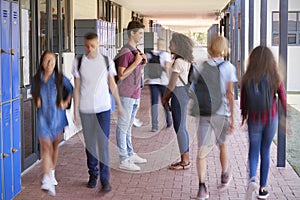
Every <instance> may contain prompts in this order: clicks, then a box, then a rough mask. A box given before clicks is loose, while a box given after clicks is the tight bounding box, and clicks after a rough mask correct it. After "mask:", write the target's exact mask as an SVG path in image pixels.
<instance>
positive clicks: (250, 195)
mask: <svg viewBox="0 0 300 200" xmlns="http://www.w3.org/2000/svg"><path fill="white" fill-rule="evenodd" d="M257 189H258V185H257V183H256V182H255V181H250V182H249V184H248V187H247V191H246V197H245V199H246V200H252V199H256V195H255V191H256V190H257Z"/></svg>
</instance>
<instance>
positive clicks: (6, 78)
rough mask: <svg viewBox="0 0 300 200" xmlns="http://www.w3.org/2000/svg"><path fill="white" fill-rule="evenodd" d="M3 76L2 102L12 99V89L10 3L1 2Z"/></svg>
mask: <svg viewBox="0 0 300 200" xmlns="http://www.w3.org/2000/svg"><path fill="white" fill-rule="evenodd" d="M1 11H2V12H1V26H2V27H1V31H2V33H1V45H2V46H1V61H2V63H1V70H2V72H1V75H2V78H1V80H2V102H5V101H8V100H10V99H11V87H10V85H11V84H10V83H11V81H10V76H11V74H10V23H11V21H10V14H9V12H10V11H9V2H8V1H1Z"/></svg>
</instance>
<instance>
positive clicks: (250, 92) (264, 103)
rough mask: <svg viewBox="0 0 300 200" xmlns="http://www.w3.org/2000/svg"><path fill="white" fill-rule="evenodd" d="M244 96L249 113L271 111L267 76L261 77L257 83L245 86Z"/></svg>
mask: <svg viewBox="0 0 300 200" xmlns="http://www.w3.org/2000/svg"><path fill="white" fill-rule="evenodd" d="M245 92H246V93H245V94H246V100H247V105H248V112H249V113H253V112H255V113H259V112H263V111H269V110H271V109H272V101H273V95H272V88H271V84H270V81H269V79H268V77H267V76H263V78H262V80H261V81H260V82H259V83H254V82H253V80H250V81H248V83H247V84H246V85H245Z"/></svg>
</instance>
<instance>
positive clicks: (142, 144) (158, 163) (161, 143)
mask: <svg viewBox="0 0 300 200" xmlns="http://www.w3.org/2000/svg"><path fill="white" fill-rule="evenodd" d="M150 107H151V106H150V92H149V89H148V87H147V86H146V87H145V88H144V89H143V90H142V96H141V107H140V109H139V111H138V118H139V119H141V120H142V121H143V123H144V124H143V126H142V127H140V128H134V129H133V135H132V140H133V146H134V149H135V151H136V152H137V153H138V154H139V155H140V156H141V157H144V158H147V160H148V162H147V163H146V164H139V166H141V168H142V170H141V171H140V172H136V173H132V172H126V171H121V170H119V169H118V160H119V159H118V153H117V149H116V137H115V131H116V115H115V113H114V114H113V115H112V121H111V136H110V155H111V157H110V159H111V166H110V167H111V185H112V191H111V192H109V193H107V194H105V195H103V194H102V193H99V187H98V186H99V184H98V185H97V187H96V188H94V189H90V188H87V187H86V183H87V181H88V177H89V176H88V172H87V166H86V156H85V151H84V143H83V136H82V133H78V134H76V135H74V136H73V137H72V138H71V139H69V140H67V141H65V142H64V143H63V144H62V145H61V146H60V151H59V158H58V165H57V168H56V179H57V181H58V186H56V196H55V197H51V196H49V195H48V194H47V193H46V192H43V191H42V190H41V189H40V187H41V178H42V168H41V163H38V164H36V165H35V166H33V167H31V168H30V169H29V170H27V171H26V173H25V174H23V176H22V191H21V193H20V194H19V195H17V196H16V197H15V200H29V199H30V200H35V199H39V200H40V199H66V200H81V199H104V200H106V199H107V200H109V199H113V200H121V199H122V200H141V199H142V200H150V199H152V200H158V199H161V200H168V199H177V200H179V199H181V200H188V199H196V195H197V191H198V176H197V171H196V155H197V140H196V135H195V134H196V119H195V118H193V117H191V116H189V117H188V119H187V126H188V131H189V133H190V146H191V148H190V159H191V163H192V167H191V168H190V169H187V170H177V171H174V170H169V169H168V167H167V166H168V165H169V164H170V163H172V162H174V161H176V160H177V159H178V158H179V150H178V146H177V139H176V137H175V132H174V129H173V128H169V129H167V128H165V124H164V123H162V122H164V120H163V115H162V114H163V112H162V109H161V107H160V115H159V116H160V118H159V122H160V127H161V130H160V131H158V132H156V133H152V132H150V130H151V123H150ZM240 122H241V119H240V110H239V102H238V101H236V102H235V132H234V134H233V135H232V136H230V137H229V139H228V144H229V145H228V149H229V155H230V159H229V161H230V164H229V166H230V170H231V172H232V174H233V178H232V181H231V183H230V185H229V186H228V188H227V189H225V190H224V191H219V190H218V189H217V186H218V184H219V183H220V176H221V168H220V163H219V156H218V154H219V150H218V148H217V147H214V148H213V150H212V152H210V153H209V154H208V170H207V172H208V175H207V186H208V191H209V193H210V199H213V200H215V199H222V200H223V199H236V200H238V199H244V196H245V193H246V186H247V153H248V141H247V137H248V136H247V130H246V128H241V127H240ZM276 152H277V149H276V145H275V144H274V143H273V144H272V147H271V162H270V172H269V179H268V185H269V187H268V189H269V191H270V196H269V198H268V199H270V200H272V199H280V200H283V199H288V200H292V199H300V178H299V176H298V175H297V174H296V173H295V171H294V170H293V168H292V167H291V166H290V164H289V163H288V162H287V164H286V167H285V168H277V167H276V164H277V161H276V159H277V158H276V156H277V153H276Z"/></svg>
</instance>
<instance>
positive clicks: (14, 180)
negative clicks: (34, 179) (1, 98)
mask: <svg viewBox="0 0 300 200" xmlns="http://www.w3.org/2000/svg"><path fill="white" fill-rule="evenodd" d="M0 110H1V123H0V130H1V131H0V149H1V157H0V172H1V173H0V180H1V187H0V193H1V199H2V200H3V199H12V198H13V197H14V196H16V195H17V194H18V193H19V192H20V191H21V143H20V141H21V140H20V127H21V124H20V122H21V120H20V117H21V116H20V100H19V99H18V100H14V101H12V102H8V103H4V104H1V106H0Z"/></svg>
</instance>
